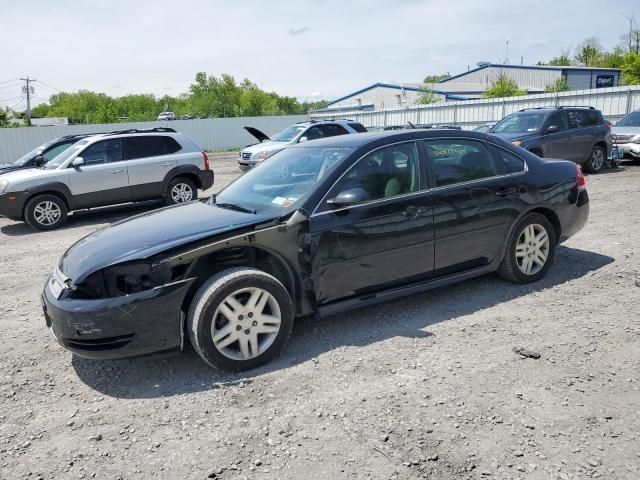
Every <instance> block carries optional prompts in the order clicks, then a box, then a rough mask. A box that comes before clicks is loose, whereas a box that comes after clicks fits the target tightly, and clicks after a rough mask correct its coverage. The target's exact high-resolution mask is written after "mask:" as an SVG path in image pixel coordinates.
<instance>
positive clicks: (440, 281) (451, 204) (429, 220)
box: [42, 130, 589, 370]
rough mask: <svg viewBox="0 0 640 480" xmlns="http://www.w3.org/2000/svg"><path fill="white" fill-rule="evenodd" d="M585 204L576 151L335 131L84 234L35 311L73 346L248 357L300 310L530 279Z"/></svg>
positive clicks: (419, 133) (283, 334)
mask: <svg viewBox="0 0 640 480" xmlns="http://www.w3.org/2000/svg"><path fill="white" fill-rule="evenodd" d="M549 192H553V194H550V193H549ZM588 214H589V197H588V195H587V191H586V189H585V179H584V176H583V175H582V171H581V169H580V167H579V166H578V165H575V164H574V163H572V162H567V161H564V160H553V161H551V160H544V159H540V158H539V157H537V156H535V155H533V154H531V153H529V152H527V151H525V150H522V149H520V148H516V147H514V146H513V145H512V144H511V143H508V142H505V141H503V140H501V139H500V138H498V137H492V136H487V135H486V134H477V133H474V132H466V131H452V130H404V131H401V132H394V131H389V132H375V133H363V134H361V135H342V136H335V137H331V138H326V139H322V140H316V141H313V142H308V143H303V144H297V145H295V146H292V147H290V148H287V149H286V150H283V151H282V152H280V153H278V154H276V155H274V156H272V157H271V158H269V159H268V160H267V161H265V162H263V163H261V164H260V165H258V166H257V167H255V168H254V169H252V170H250V171H249V172H247V173H245V174H244V175H242V176H240V177H239V178H238V179H236V180H235V181H234V182H233V183H231V184H230V185H229V186H227V187H226V188H225V189H224V190H222V191H221V192H220V193H218V194H217V195H216V196H212V197H210V198H209V199H208V200H204V199H203V200H201V201H199V202H191V203H189V204H187V205H181V206H174V207H168V208H164V209H162V210H157V211H155V212H152V213H146V214H143V215H139V216H137V217H134V218H131V219H128V220H125V221H122V222H118V223H116V224H114V225H111V226H110V227H107V228H104V229H102V230H99V231H97V232H94V233H92V234H91V235H90V236H88V237H86V238H84V239H83V240H80V241H79V242H77V243H76V244H75V245H73V246H72V247H71V248H70V249H69V250H67V252H66V253H65V254H64V256H63V257H62V259H61V261H60V263H59V264H58V266H57V267H56V268H55V271H54V273H53V274H52V276H51V278H50V279H49V281H48V283H47V285H46V286H45V288H44V292H43V294H42V298H43V305H44V314H45V318H46V323H47V326H48V327H49V328H50V329H51V332H52V334H53V335H54V336H55V338H56V339H57V341H58V342H59V343H60V344H62V345H63V346H64V347H66V348H68V349H69V350H71V351H72V352H73V353H75V354H77V355H80V356H83V357H88V358H94V359H111V358H120V357H128V356H133V355H140V354H147V353H151V352H155V351H159V350H166V349H171V348H182V347H183V345H184V341H185V340H184V339H185V338H189V339H190V340H191V344H192V345H193V347H194V348H195V350H196V351H197V352H198V354H199V355H200V356H201V357H202V358H203V359H204V360H205V361H206V362H207V363H208V364H209V365H212V366H214V367H221V368H226V369H232V370H242V369H247V368H252V367H256V366H258V365H261V364H263V363H265V362H267V361H268V360H269V359H271V358H273V357H274V355H276V354H277V353H278V352H279V351H280V350H281V349H282V348H283V347H284V345H285V343H286V342H287V339H288V337H289V334H290V333H291V328H292V325H293V321H294V318H296V317H302V316H306V315H310V314H319V315H320V316H322V315H328V314H333V313H336V312H341V311H344V310H348V309H351V308H356V307H360V306H366V305H372V304H375V303H379V302H383V301H386V300H391V299H396V298H399V297H403V296H405V295H410V294H414V293H418V292H422V291H424V290H427V289H430V288H434V287H437V286H442V285H446V284H449V283H453V282H456V281H459V280H463V279H468V278H471V277H475V276H479V275H483V274H486V273H490V272H495V271H497V272H498V273H499V274H500V276H502V277H503V278H505V279H507V280H509V281H513V282H516V283H529V282H534V281H536V280H539V279H540V278H542V277H543V276H544V275H545V274H546V272H547V270H548V269H549V268H550V266H551V262H552V260H553V257H554V251H555V248H556V245H558V244H559V243H561V242H562V241H564V240H566V239H567V238H569V237H571V236H572V235H573V234H575V233H576V232H578V231H579V230H580V229H581V228H582V227H583V225H584V224H585V222H586V221H587V217H588Z"/></svg>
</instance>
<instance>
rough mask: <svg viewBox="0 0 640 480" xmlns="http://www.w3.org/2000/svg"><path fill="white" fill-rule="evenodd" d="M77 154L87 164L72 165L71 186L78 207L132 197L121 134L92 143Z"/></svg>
mask: <svg viewBox="0 0 640 480" xmlns="http://www.w3.org/2000/svg"><path fill="white" fill-rule="evenodd" d="M78 157H82V159H83V160H84V164H83V165H80V166H77V167H74V166H71V165H70V166H69V170H70V175H69V187H70V190H71V193H72V195H73V196H74V199H75V201H76V206H77V207H78V208H88V207H96V206H100V205H111V204H115V203H124V202H130V201H131V191H130V188H129V177H128V175H127V165H126V162H124V161H123V160H122V144H121V141H120V139H119V138H112V139H109V140H101V141H99V142H96V143H93V144H91V145H89V146H88V147H87V148H86V149H84V150H83V151H82V152H80V154H79V155H78Z"/></svg>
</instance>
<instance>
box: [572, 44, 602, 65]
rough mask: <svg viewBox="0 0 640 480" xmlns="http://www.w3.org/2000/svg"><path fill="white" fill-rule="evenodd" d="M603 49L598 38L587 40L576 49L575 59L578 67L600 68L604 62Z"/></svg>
mask: <svg viewBox="0 0 640 480" xmlns="http://www.w3.org/2000/svg"><path fill="white" fill-rule="evenodd" d="M603 53H604V51H603V49H602V46H601V45H600V40H598V39H597V38H596V37H590V38H587V39H586V40H585V41H584V42H582V43H581V44H580V45H578V47H577V48H576V54H575V56H574V59H575V61H576V63H577V64H578V65H582V66H585V67H598V66H600V63H601V61H602V57H603Z"/></svg>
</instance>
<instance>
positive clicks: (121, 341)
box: [64, 333, 135, 352]
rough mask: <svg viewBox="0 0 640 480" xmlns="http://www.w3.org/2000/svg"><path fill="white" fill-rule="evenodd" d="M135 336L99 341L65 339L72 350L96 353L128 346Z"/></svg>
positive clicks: (99, 339)
mask: <svg viewBox="0 0 640 480" xmlns="http://www.w3.org/2000/svg"><path fill="white" fill-rule="evenodd" d="M134 336H135V334H133V333H130V334H128V335H120V336H118V337H105V338H97V339H78V338H74V339H70V338H65V339H64V343H65V345H66V346H68V347H70V348H75V349H76V350H85V351H87V352H95V351H100V350H113V349H115V348H122V347H124V346H125V345H128V344H129V343H130V342H131V340H133V337H134Z"/></svg>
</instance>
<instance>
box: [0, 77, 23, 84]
mask: <svg viewBox="0 0 640 480" xmlns="http://www.w3.org/2000/svg"><path fill="white" fill-rule="evenodd" d="M16 80H20V79H19V78H12V79H11V80H5V81H4V82H0V85H2V84H5V83H9V82H15V81H16Z"/></svg>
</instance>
